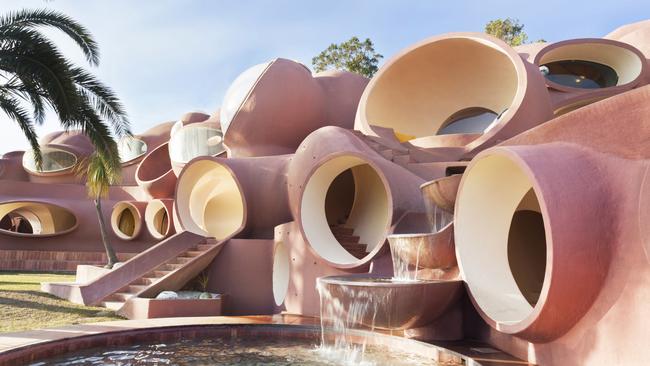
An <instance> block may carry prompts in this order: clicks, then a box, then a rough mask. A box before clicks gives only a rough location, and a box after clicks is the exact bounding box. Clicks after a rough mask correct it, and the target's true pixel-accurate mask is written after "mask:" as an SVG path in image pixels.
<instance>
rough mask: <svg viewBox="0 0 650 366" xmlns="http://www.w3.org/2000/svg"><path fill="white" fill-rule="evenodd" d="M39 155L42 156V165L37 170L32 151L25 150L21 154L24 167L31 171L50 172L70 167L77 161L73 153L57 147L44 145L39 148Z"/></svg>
mask: <svg viewBox="0 0 650 366" xmlns="http://www.w3.org/2000/svg"><path fill="white" fill-rule="evenodd" d="M41 155H42V156H43V166H42V169H41V170H38V169H37V168H36V161H35V160H34V153H33V152H32V151H31V150H29V151H26V152H25V155H23V166H24V167H25V169H27V170H30V171H32V172H43V173H52V172H58V171H61V170H66V169H69V168H72V167H73V166H74V165H75V164H76V163H77V157H76V156H74V154H72V153H69V152H67V151H63V150H59V149H54V148H47V147H46V148H43V149H41Z"/></svg>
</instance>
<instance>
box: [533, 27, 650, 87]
mask: <svg viewBox="0 0 650 366" xmlns="http://www.w3.org/2000/svg"><path fill="white" fill-rule="evenodd" d="M570 60H579V61H589V62H595V63H598V64H602V65H606V66H609V67H611V68H612V69H613V70H614V71H615V72H616V74H617V76H618V81H617V83H616V85H615V87H619V89H620V88H625V89H630V88H633V87H634V86H636V85H637V84H638V83H639V82H640V81H641V80H642V78H643V76H644V73H645V69H646V63H645V59H644V57H643V55H642V54H641V52H640V51H639V50H637V49H636V48H634V47H632V46H630V45H628V44H625V43H622V42H617V41H612V40H606V39H572V40H568V41H563V42H557V43H553V44H550V45H548V46H546V47H544V48H543V49H541V50H540V51H539V53H538V54H537V56H536V57H535V64H536V65H538V66H542V65H545V64H549V63H551V62H558V61H570ZM546 83H547V84H548V85H549V87H552V88H554V89H557V90H561V91H584V89H578V90H576V88H573V87H569V86H565V85H560V84H558V83H556V82H553V81H551V80H548V79H547V80H546Z"/></svg>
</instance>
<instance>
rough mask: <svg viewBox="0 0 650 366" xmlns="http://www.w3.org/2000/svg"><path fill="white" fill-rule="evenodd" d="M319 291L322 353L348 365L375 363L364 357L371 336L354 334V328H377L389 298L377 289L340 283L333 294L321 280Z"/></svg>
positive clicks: (329, 358)
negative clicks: (376, 324) (381, 312)
mask: <svg viewBox="0 0 650 366" xmlns="http://www.w3.org/2000/svg"><path fill="white" fill-rule="evenodd" d="M316 288H317V289H318V293H319V294H320V321H321V345H320V348H319V352H320V353H321V355H322V356H323V357H324V358H326V359H328V360H330V361H334V362H337V363H343V364H346V365H372V364H373V363H372V362H370V361H368V360H366V359H364V354H365V350H366V345H367V342H368V339H367V338H366V337H360V336H358V335H355V334H354V330H355V329H366V330H374V329H375V327H374V324H375V318H376V317H377V315H378V314H377V311H378V308H379V304H382V303H383V302H384V301H388V300H389V299H387V297H390V296H386V295H382V294H380V293H378V292H377V291H372V290H371V291H368V290H363V289H359V288H358V287H357V288H356V289H355V290H354V291H353V290H351V289H350V287H349V286H346V285H337V286H336V287H334V288H335V289H336V290H337V292H340V293H335V294H333V293H332V292H331V291H330V287H328V285H327V284H323V283H321V282H320V281H318V283H317V285H316Z"/></svg>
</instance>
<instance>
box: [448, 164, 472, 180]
mask: <svg viewBox="0 0 650 366" xmlns="http://www.w3.org/2000/svg"><path fill="white" fill-rule="evenodd" d="M465 169H467V166H448V167H447V169H445V176H447V177H449V176H452V175H455V174H463V173H465Z"/></svg>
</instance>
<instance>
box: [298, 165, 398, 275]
mask: <svg viewBox="0 0 650 366" xmlns="http://www.w3.org/2000/svg"><path fill="white" fill-rule="evenodd" d="M346 170H350V171H351V175H352V177H353V185H354V187H353V188H352V190H353V191H354V192H353V194H352V195H348V194H346V193H345V192H343V191H345V190H346V189H348V188H349V187H348V188H345V187H341V185H344V184H345V181H347V182H348V184H349V182H350V179H344V181H343V182H341V180H340V179H339V180H337V177H339V176H340V175H341V173H344V172H345V171H346ZM345 174H347V173H345ZM333 184H336V185H338V186H339V189H338V190H337V191H338V192H333V191H332V190H330V187H331V186H332V185H333ZM328 192H329V193H328ZM332 195H334V196H333V197H335V198H337V199H339V200H340V201H339V202H338V203H339V205H340V206H341V207H340V208H339V209H333V208H332V207H331V204H328V203H327V202H328V196H330V200H331V199H332V198H331V197H332ZM345 199H347V200H349V199H352V200H353V202H351V203H350V202H346V201H344V200H345ZM347 207H351V208H350V209H349V214H347V218H345V216H340V217H339V218H340V219H343V218H345V219H343V220H342V221H338V222H337V224H340V226H342V227H345V228H349V229H352V231H353V235H354V236H358V237H359V243H362V244H366V245H367V247H366V251H367V252H370V251H372V250H373V249H374V248H375V247H376V246H378V245H381V244H382V243H383V242H384V240H385V236H386V231H387V229H388V226H389V221H390V207H389V198H388V192H387V189H386V187H385V185H384V182H383V181H382V179H381V177H380V176H379V174H378V173H377V171H375V169H374V168H373V167H371V166H370V165H369V164H368V163H367V162H365V161H364V160H362V159H361V158H358V157H356V156H340V157H337V158H334V159H331V160H329V161H327V162H325V163H324V164H322V165H321V166H320V167H318V169H316V171H315V172H314V173H313V174H312V176H311V177H310V178H309V180H308V181H307V184H306V186H305V190H304V193H303V196H302V202H301V211H300V212H301V214H300V215H301V224H302V228H303V230H304V232H305V236H306V239H307V241H308V242H309V244H310V245H311V246H312V248H313V249H314V250H315V251H316V252H317V253H318V254H319V255H320V256H321V257H323V258H324V259H326V260H328V261H330V262H332V263H337V264H342V265H345V264H352V263H355V262H357V261H358V260H359V259H358V258H356V257H355V256H353V255H352V254H350V252H348V251H347V250H346V249H345V248H344V247H343V246H342V243H341V242H340V241H339V240H338V239H337V238H336V237H335V234H334V233H332V230H331V228H330V222H331V221H332V216H330V217H329V218H328V212H330V214H331V212H333V211H335V212H345V211H347ZM328 219H329V220H328Z"/></svg>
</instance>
